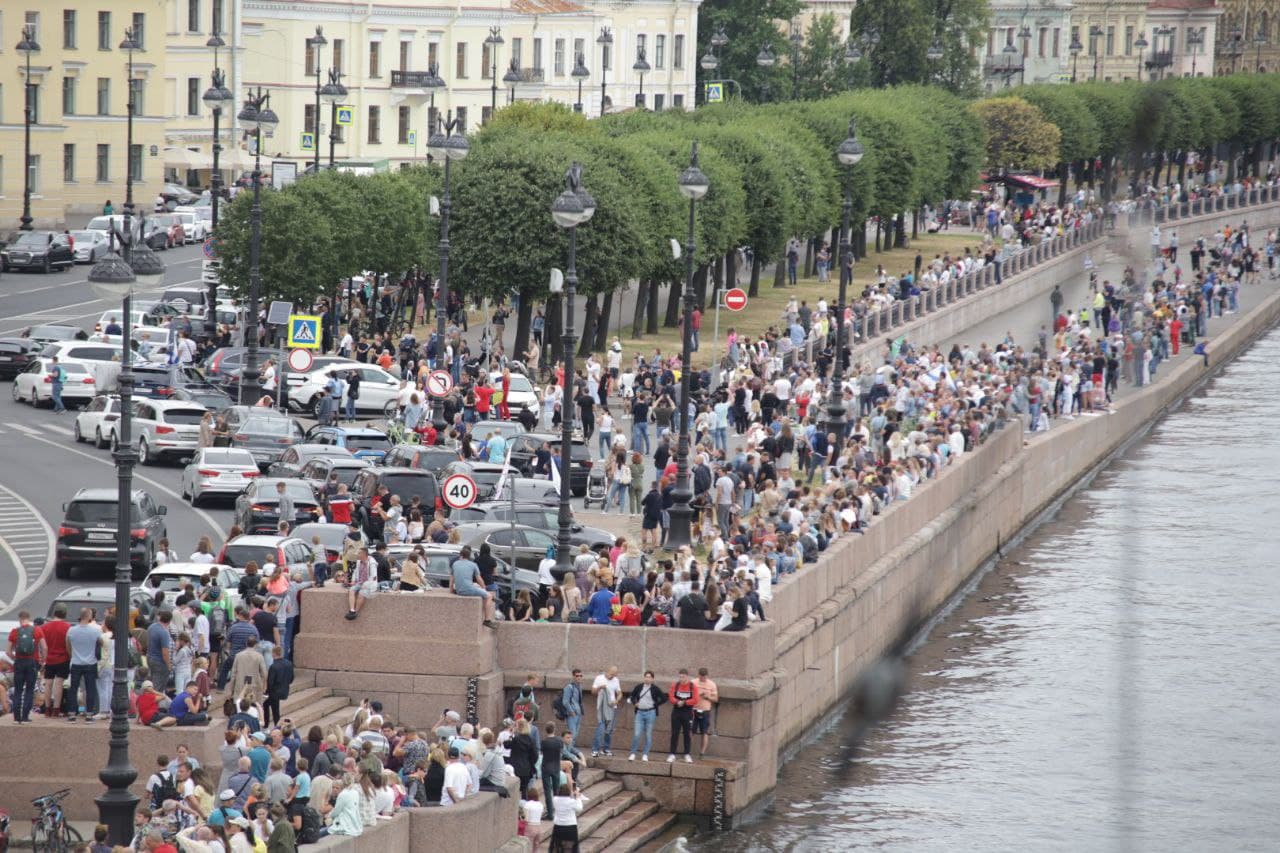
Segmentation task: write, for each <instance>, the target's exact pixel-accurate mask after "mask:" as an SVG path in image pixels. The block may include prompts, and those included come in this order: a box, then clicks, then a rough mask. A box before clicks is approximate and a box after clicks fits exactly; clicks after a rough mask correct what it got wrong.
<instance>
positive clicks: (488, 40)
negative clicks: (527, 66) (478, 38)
mask: <svg viewBox="0 0 1280 853" xmlns="http://www.w3.org/2000/svg"><path fill="white" fill-rule="evenodd" d="M484 43H485V44H487V45H489V77H490V78H491V80H492V93H491V96H490V99H489V115H491V116H492V115H493V114H494V113H496V112H497V111H498V47H499V46H501V45H502V44H504V41H503V38H502V28H501V27H489V35H488V36H486V37H485V40H484Z"/></svg>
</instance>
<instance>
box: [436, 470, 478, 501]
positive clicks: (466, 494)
mask: <svg viewBox="0 0 1280 853" xmlns="http://www.w3.org/2000/svg"><path fill="white" fill-rule="evenodd" d="M441 491H443V492H444V502H445V503H446V504H448V505H449V506H450V507H452V508H453V509H466V508H467V507H469V506H471V505H472V504H473V503H475V501H476V481H475V480H473V479H471V478H470V477H468V476H467V475H466V474H451V475H450V476H449V477H447V478H446V479H445V481H444V487H443V488H442V489H441Z"/></svg>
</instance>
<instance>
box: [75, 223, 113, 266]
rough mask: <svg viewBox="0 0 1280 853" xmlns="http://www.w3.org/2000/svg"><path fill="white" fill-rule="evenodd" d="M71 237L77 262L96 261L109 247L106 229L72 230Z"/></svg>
mask: <svg viewBox="0 0 1280 853" xmlns="http://www.w3.org/2000/svg"><path fill="white" fill-rule="evenodd" d="M71 239H72V240H74V241H75V256H76V263H77V264H93V263H97V262H98V259H99V258H102V257H103V256H105V255H106V254H107V252H108V251H109V250H110V248H111V243H110V241H108V240H107V232H106V231H96V230H95V231H90V230H88V229H85V230H84V231H72V232H71Z"/></svg>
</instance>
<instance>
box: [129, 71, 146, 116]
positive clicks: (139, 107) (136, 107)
mask: <svg viewBox="0 0 1280 853" xmlns="http://www.w3.org/2000/svg"><path fill="white" fill-rule="evenodd" d="M145 86H146V84H145V83H144V82H143V81H142V80H137V79H134V80H130V81H129V92H130V95H131V96H132V97H131V101H132V106H133V114H134V115H136V116H144V115H146V114H147V98H146V88H145Z"/></svg>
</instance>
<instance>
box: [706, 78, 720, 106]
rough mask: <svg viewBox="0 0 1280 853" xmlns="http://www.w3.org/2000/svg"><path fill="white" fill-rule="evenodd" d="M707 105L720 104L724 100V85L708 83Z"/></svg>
mask: <svg viewBox="0 0 1280 853" xmlns="http://www.w3.org/2000/svg"><path fill="white" fill-rule="evenodd" d="M706 100H707V103H708V104H718V103H720V102H721V101H723V100H724V84H723V83H708V84H707V99H706Z"/></svg>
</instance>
